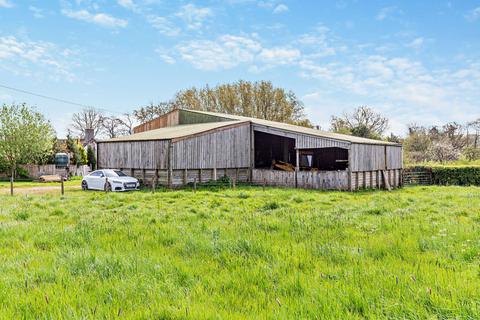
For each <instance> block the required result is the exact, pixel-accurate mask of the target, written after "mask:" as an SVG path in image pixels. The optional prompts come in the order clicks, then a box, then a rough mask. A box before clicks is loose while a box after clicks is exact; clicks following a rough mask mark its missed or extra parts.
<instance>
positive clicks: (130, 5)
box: [117, 0, 136, 10]
mask: <svg viewBox="0 0 480 320" xmlns="http://www.w3.org/2000/svg"><path fill="white" fill-rule="evenodd" d="M117 3H118V4H119V5H120V6H122V7H124V8H126V9H130V10H134V9H135V8H136V5H135V3H134V2H133V0H118V1H117Z"/></svg>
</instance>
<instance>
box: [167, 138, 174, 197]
mask: <svg viewBox="0 0 480 320" xmlns="http://www.w3.org/2000/svg"><path fill="white" fill-rule="evenodd" d="M172 149H173V144H172V140H170V141H169V142H168V161H167V182H168V187H169V188H172V178H173V177H172V176H173V171H172V166H173V161H172Z"/></svg>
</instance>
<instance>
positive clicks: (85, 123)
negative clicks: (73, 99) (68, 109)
mask: <svg viewBox="0 0 480 320" xmlns="http://www.w3.org/2000/svg"><path fill="white" fill-rule="evenodd" d="M103 119H104V116H103V113H102V112H100V111H98V110H96V109H94V108H86V109H83V110H82V111H80V112H77V113H74V114H73V116H72V127H73V129H74V130H75V132H76V133H77V134H78V135H79V136H81V137H83V135H84V134H85V129H93V130H94V131H93V132H94V137H97V136H98V135H99V134H100V133H101V131H102V130H103V126H102V123H103Z"/></svg>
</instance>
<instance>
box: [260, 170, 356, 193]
mask: <svg viewBox="0 0 480 320" xmlns="http://www.w3.org/2000/svg"><path fill="white" fill-rule="evenodd" d="M252 182H253V183H254V184H257V185H267V186H284V187H290V188H295V186H296V187H298V188H304V189H322V190H348V171H346V170H344V171H298V172H286V171H280V170H265V169H253V171H252Z"/></svg>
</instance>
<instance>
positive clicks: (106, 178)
mask: <svg viewBox="0 0 480 320" xmlns="http://www.w3.org/2000/svg"><path fill="white" fill-rule="evenodd" d="M103 189H104V190H105V192H108V177H105V185H104V186H103Z"/></svg>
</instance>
